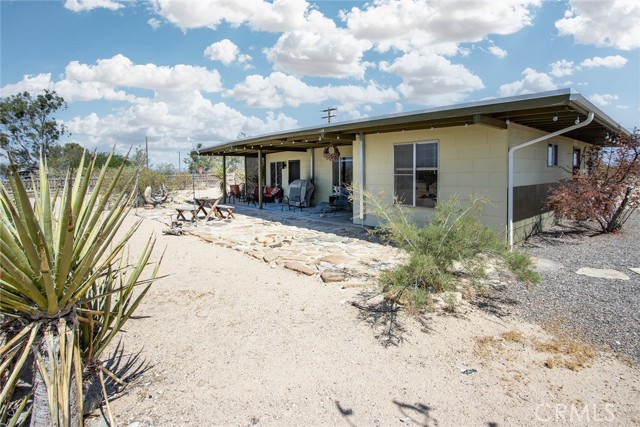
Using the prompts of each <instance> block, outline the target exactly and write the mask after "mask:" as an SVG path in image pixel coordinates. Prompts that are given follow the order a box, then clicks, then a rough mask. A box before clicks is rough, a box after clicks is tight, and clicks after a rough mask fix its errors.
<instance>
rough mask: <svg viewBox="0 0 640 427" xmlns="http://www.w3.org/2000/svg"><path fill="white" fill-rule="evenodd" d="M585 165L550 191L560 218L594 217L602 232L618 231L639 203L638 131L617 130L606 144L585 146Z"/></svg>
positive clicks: (639, 155)
mask: <svg viewBox="0 0 640 427" xmlns="http://www.w3.org/2000/svg"><path fill="white" fill-rule="evenodd" d="M582 159H583V163H586V165H587V167H586V168H585V169H584V171H583V172H581V173H577V174H575V175H573V176H571V178H569V179H567V180H564V181H562V182H561V183H560V185H559V186H558V187H557V188H555V189H554V190H552V191H551V193H550V196H549V198H548V205H549V206H550V207H551V208H552V209H553V210H554V211H555V214H556V216H558V217H559V218H567V219H572V220H576V221H581V222H587V221H595V222H597V223H598V225H599V227H600V230H601V231H602V232H603V233H610V232H615V231H618V230H620V229H621V228H622V226H623V225H624V223H625V222H626V221H627V219H628V218H629V216H630V215H631V214H632V213H633V211H634V210H635V209H637V208H638V206H640V134H639V133H638V129H635V130H634V131H633V133H631V134H626V133H625V134H620V135H618V136H617V137H616V138H614V140H613V141H612V142H611V143H610V144H609V145H608V146H606V147H604V148H600V147H598V146H593V147H590V148H588V149H587V150H585V153H584V154H583V157H582Z"/></svg>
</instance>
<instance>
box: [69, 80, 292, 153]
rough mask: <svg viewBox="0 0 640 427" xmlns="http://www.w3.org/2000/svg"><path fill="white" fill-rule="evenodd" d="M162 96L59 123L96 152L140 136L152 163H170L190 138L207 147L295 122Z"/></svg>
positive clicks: (136, 142)
mask: <svg viewBox="0 0 640 427" xmlns="http://www.w3.org/2000/svg"><path fill="white" fill-rule="evenodd" d="M165 95H166V96H159V97H158V98H154V99H150V100H144V101H143V102H140V103H138V104H136V105H132V106H130V107H129V108H126V109H121V110H116V111H114V112H112V113H111V114H107V115H104V116H98V115H97V114H95V113H91V114H89V115H87V116H84V117H79V116H78V117H74V118H73V119H71V120H69V121H67V122H66V123H65V125H66V126H67V127H68V129H69V131H70V132H71V134H72V135H73V136H74V137H77V136H82V137H83V138H84V139H85V141H84V142H83V144H82V145H83V146H86V147H87V148H90V149H98V150H99V151H111V149H112V147H113V146H114V145H115V147H116V152H118V153H125V152H126V151H127V150H128V149H129V147H131V146H134V147H137V146H140V145H141V144H142V143H143V142H144V140H145V137H146V138H148V140H149V152H150V157H151V161H152V163H154V164H159V163H173V164H176V163H177V153H178V152H181V153H182V154H183V158H184V155H185V154H187V153H188V152H189V151H190V150H191V148H192V144H193V143H192V142H191V141H190V140H193V141H194V143H198V142H199V143H202V144H203V146H205V147H207V146H210V145H215V144H217V143H220V142H223V141H229V140H232V139H234V138H235V137H236V136H237V135H238V133H239V132H244V133H246V134H247V135H260V134H266V133H273V132H277V131H280V130H283V129H291V128H294V127H296V126H297V121H296V120H295V119H293V118H291V117H288V116H287V115H285V114H282V113H280V114H274V113H273V112H267V113H266V114H265V116H264V117H262V118H261V117H257V116H245V115H243V114H242V113H241V112H239V111H237V110H235V109H233V108H230V107H229V106H228V105H226V104H224V103H213V102H211V101H210V100H208V99H206V98H204V97H203V96H202V95H201V94H200V93H199V92H198V91H194V92H180V93H176V92H173V93H171V92H166V93H165Z"/></svg>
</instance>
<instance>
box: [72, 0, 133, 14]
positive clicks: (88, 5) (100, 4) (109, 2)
mask: <svg viewBox="0 0 640 427" xmlns="http://www.w3.org/2000/svg"><path fill="white" fill-rule="evenodd" d="M64 7H66V8H67V9H69V10H72V11H74V12H85V11H88V10H92V9H100V8H102V9H109V10H118V9H120V8H122V7H124V5H123V4H122V3H121V2H120V1H115V0H67V1H66V2H65V3H64Z"/></svg>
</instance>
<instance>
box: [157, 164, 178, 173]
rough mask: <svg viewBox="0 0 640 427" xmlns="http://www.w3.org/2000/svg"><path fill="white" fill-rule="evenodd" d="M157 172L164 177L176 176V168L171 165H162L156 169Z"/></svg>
mask: <svg viewBox="0 0 640 427" xmlns="http://www.w3.org/2000/svg"><path fill="white" fill-rule="evenodd" d="M155 170H156V171H157V172H158V173H160V174H162V175H175V174H176V167H175V166H173V165H172V164H171V163H160V164H159V165H158V166H156V167H155Z"/></svg>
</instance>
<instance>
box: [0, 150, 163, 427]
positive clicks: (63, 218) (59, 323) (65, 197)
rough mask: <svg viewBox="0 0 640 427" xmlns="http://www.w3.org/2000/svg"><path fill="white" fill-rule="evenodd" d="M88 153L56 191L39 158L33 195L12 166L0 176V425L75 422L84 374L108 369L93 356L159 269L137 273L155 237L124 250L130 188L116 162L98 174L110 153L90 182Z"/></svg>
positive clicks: (79, 416)
mask: <svg viewBox="0 0 640 427" xmlns="http://www.w3.org/2000/svg"><path fill="white" fill-rule="evenodd" d="M84 160H85V159H84V156H83V159H82V162H81V163H80V164H81V165H83V164H84ZM95 160H96V159H95V156H94V157H93V159H92V160H91V161H90V162H88V166H87V167H86V168H84V169H83V168H82V167H81V168H79V170H78V171H77V173H76V175H75V179H71V178H72V174H71V173H68V174H67V178H66V183H65V186H64V189H63V190H62V192H61V193H59V192H58V191H56V192H55V194H52V192H51V191H50V189H49V181H48V177H47V175H48V174H47V168H46V162H45V161H43V160H41V161H40V191H36V190H35V188H36V186H35V185H34V186H33V188H34V196H33V198H32V199H30V198H29V195H28V194H27V191H26V190H25V187H24V184H23V182H22V181H21V180H20V177H19V175H18V173H17V171H16V170H15V168H13V167H10V169H12V171H11V172H10V176H9V185H10V188H11V192H9V191H8V189H7V188H6V187H5V186H4V185H2V184H0V245H1V247H2V250H1V251H0V267H1V269H0V322H2V330H1V331H2V332H1V333H0V384H2V391H0V425H24V424H26V423H27V422H29V423H30V425H31V426H80V425H82V414H83V395H84V390H85V387H83V375H84V376H85V378H86V377H87V374H88V373H95V374H96V375H97V377H98V378H99V379H100V381H101V383H102V384H103V389H104V383H103V375H102V374H103V373H105V372H106V373H107V374H109V375H110V376H111V377H112V378H115V377H114V376H113V374H111V373H109V372H108V371H107V370H106V369H105V368H104V367H103V366H102V365H101V363H100V360H99V357H100V355H101V354H102V353H103V352H104V350H105V349H106V348H107V346H108V345H109V343H110V341H111V340H112V339H113V337H114V336H115V335H116V334H117V333H118V331H120V329H121V328H122V326H123V325H124V323H125V322H126V321H127V320H128V319H129V318H130V317H131V315H132V313H133V312H134V310H135V309H136V308H137V307H138V305H139V304H140V302H141V300H142V298H143V297H144V295H145V294H146V293H147V291H148V290H149V287H150V286H151V283H152V282H153V280H154V279H156V278H157V273H158V268H159V265H160V262H158V263H157V264H156V265H155V267H154V268H153V270H152V271H151V272H150V274H149V273H148V274H147V276H148V278H146V279H144V280H143V279H141V275H142V273H143V271H145V268H146V267H147V266H148V265H149V258H150V256H151V253H152V250H153V246H154V244H155V239H150V240H149V242H148V243H147V244H146V246H145V248H144V249H143V251H142V253H141V254H140V255H139V258H138V260H137V261H136V262H135V263H134V264H129V262H128V260H127V254H126V244H127V242H128V240H129V239H130V238H131V236H132V235H133V233H134V232H135V231H136V230H137V229H138V227H139V225H140V221H138V222H137V223H136V224H135V225H133V226H132V227H131V228H129V229H128V230H126V231H124V232H120V227H121V226H122V223H123V221H124V219H125V216H126V215H127V213H128V212H129V210H130V205H131V203H130V202H131V200H132V197H133V196H134V194H133V191H128V192H127V191H126V189H125V190H123V191H119V192H118V191H117V190H116V188H117V186H116V185H117V181H118V180H119V179H120V176H121V173H122V167H121V168H120V169H118V171H117V173H116V174H115V178H114V179H113V180H112V181H111V182H106V180H105V175H106V171H107V167H108V165H109V162H110V160H111V158H110V159H109V161H107V163H106V164H105V165H104V166H103V168H102V170H101V171H100V172H99V174H98V177H97V181H96V183H95V185H94V186H93V188H92V189H91V188H90V183H91V177H92V176H93V175H94V174H93V173H94V168H95ZM138 285H142V286H141V287H140V288H137V289H138V290H139V292H134V288H136V287H137V286H138ZM29 376H31V377H32V378H31V379H30V378H29ZM94 379H95V378H94ZM30 380H31V381H30ZM29 382H30V383H31V384H28V383H29Z"/></svg>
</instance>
